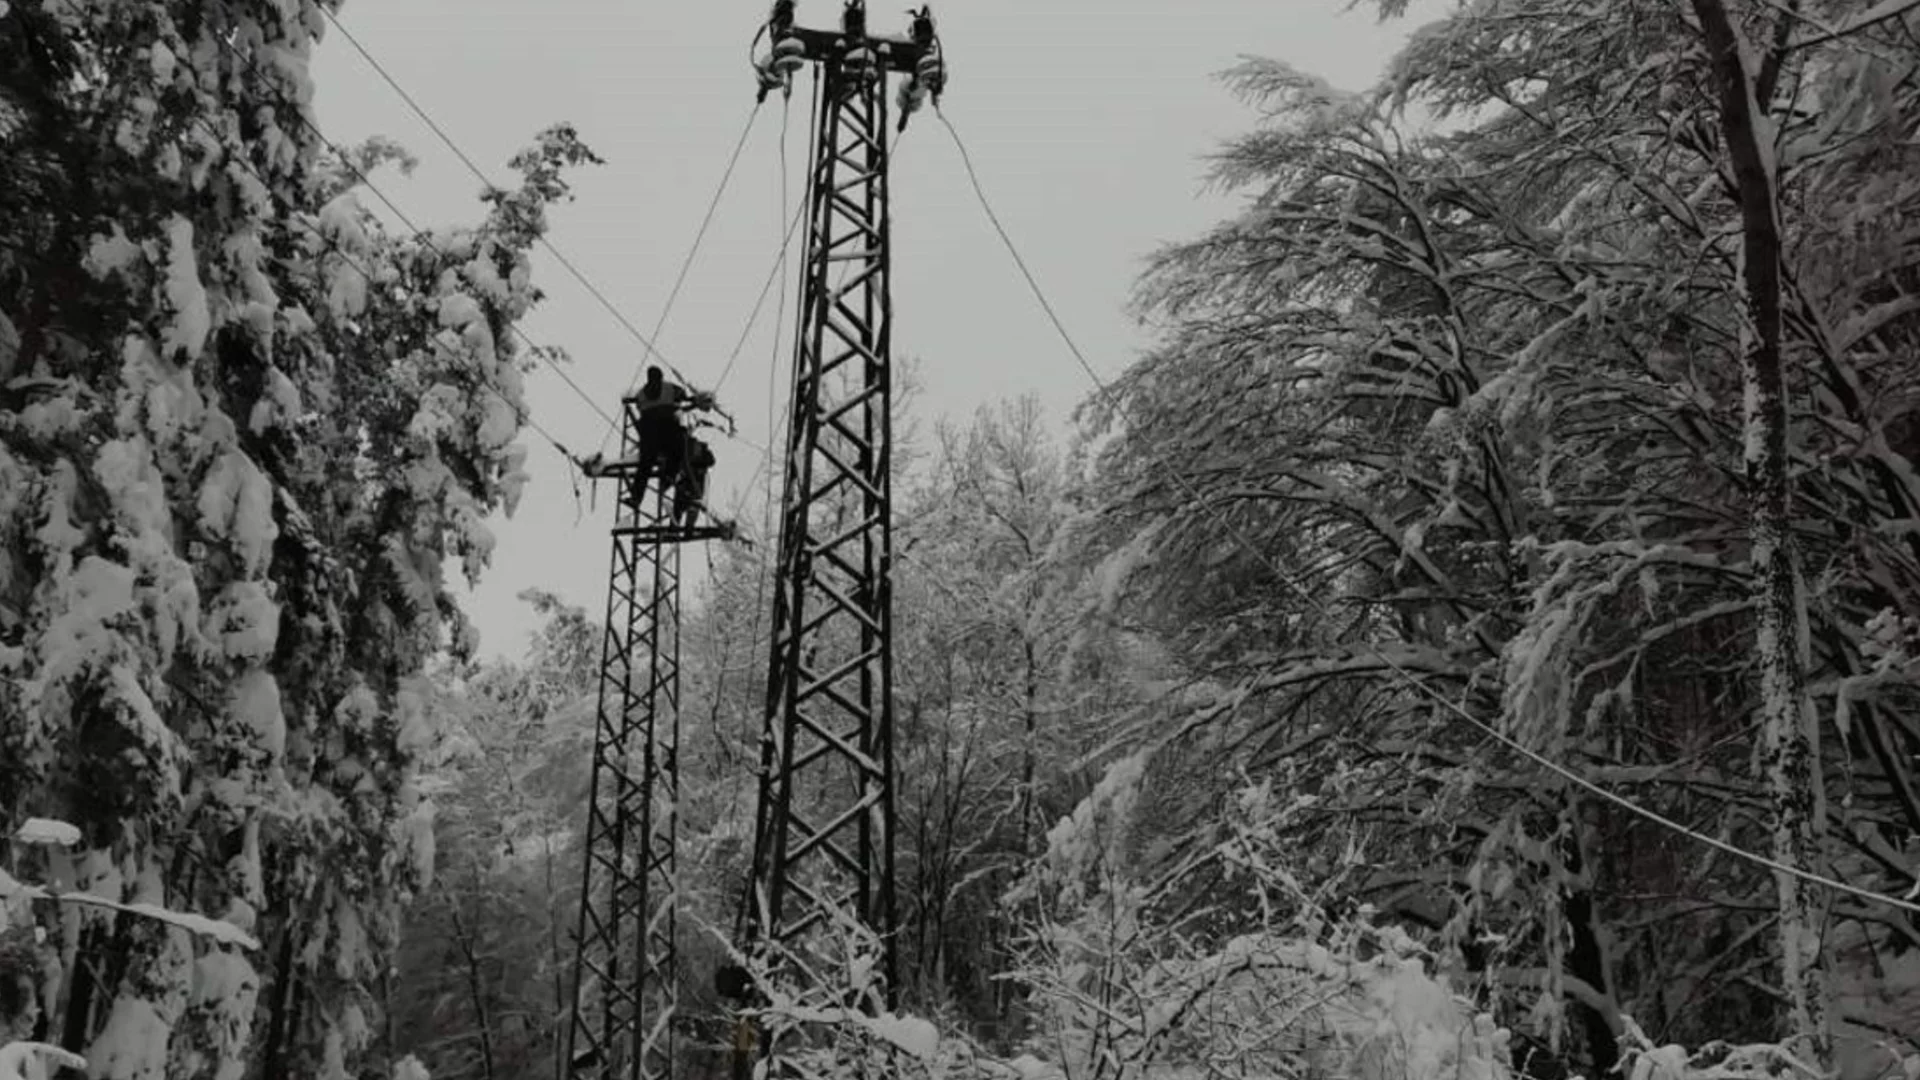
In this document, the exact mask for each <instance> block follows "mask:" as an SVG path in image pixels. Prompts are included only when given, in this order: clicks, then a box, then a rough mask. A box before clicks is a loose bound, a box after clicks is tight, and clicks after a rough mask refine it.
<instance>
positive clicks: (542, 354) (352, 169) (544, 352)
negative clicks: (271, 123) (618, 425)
mask: <svg viewBox="0 0 1920 1080" xmlns="http://www.w3.org/2000/svg"><path fill="white" fill-rule="evenodd" d="M215 40H217V41H219V42H220V44H221V46H222V47H224V48H225V49H226V50H227V51H228V52H230V53H232V54H233V55H234V56H235V57H236V58H237V59H238V60H239V61H240V62H241V63H243V64H245V65H247V68H248V69H249V70H250V71H252V72H253V73H254V74H255V75H256V76H262V81H263V82H264V81H265V79H264V74H263V73H262V72H261V70H260V68H259V66H258V65H257V64H255V63H254V62H253V58H252V57H250V56H248V55H247V54H245V53H243V52H241V51H240V50H239V48H238V47H237V46H235V45H234V44H233V42H232V41H230V40H228V39H227V38H226V37H224V36H218V35H216V37H215ZM274 96H276V97H280V95H279V94H277V93H276V94H275V95H274ZM280 101H281V104H282V105H283V106H285V111H287V112H290V113H292V114H293V116H294V118H295V119H297V120H299V121H300V124H301V126H302V127H305V128H306V129H307V130H308V131H309V132H312V134H313V137H314V138H316V139H318V140H320V142H321V144H322V145H324V146H326V148H327V149H328V150H331V151H333V154H334V156H335V157H336V158H338V159H339V161H340V164H341V166H342V167H343V168H345V169H346V170H347V171H348V172H349V173H352V174H353V177H354V179H355V180H357V181H359V182H360V183H361V184H362V185H364V186H365V187H366V189H367V190H368V191H371V192H372V193H373V194H374V197H375V198H377V199H379V200H380V201H381V203H383V204H384V205H385V206H386V208H387V209H388V210H389V211H391V212H392V213H393V216H394V217H396V218H399V219H400V223H401V224H402V225H405V226H406V227H407V229H409V230H410V231H411V232H412V233H413V236H414V239H416V240H418V241H420V243H422V244H424V245H426V246H427V247H428V248H429V249H430V250H432V251H433V252H434V254H436V255H439V256H440V257H441V258H443V259H446V260H447V261H449V262H452V261H453V257H452V256H451V255H448V254H447V253H446V251H445V249H443V248H441V247H440V245H438V244H436V243H434V242H433V239H432V237H429V236H428V235H427V233H426V230H424V229H422V228H421V227H420V226H419V225H416V224H415V223H414V221H413V219H412V218H410V217H408V216H407V213H406V211H404V210H402V209H400V207H399V205H398V204H397V203H395V202H394V201H393V200H392V199H391V198H388V197H387V193H386V192H384V191H382V190H380V186H379V185H378V184H375V183H374V182H373V180H372V178H370V177H368V176H367V174H366V172H365V171H363V170H362V169H361V168H360V167H359V166H358V165H355V164H354V163H353V159H352V158H351V157H349V156H348V155H347V152H346V151H345V150H342V149H341V148H340V145H339V144H338V143H336V142H334V141H333V140H332V139H329V138H327V134H326V132H324V131H321V130H320V127H319V125H318V124H316V123H314V122H313V121H312V120H311V119H309V118H308V117H307V115H306V113H305V112H304V111H303V110H301V109H300V108H299V107H297V106H295V105H293V104H292V103H291V102H288V101H287V100H286V99H285V98H284V97H281V98H280ZM247 164H248V167H249V168H250V169H251V167H252V163H251V162H248V163H247ZM263 181H264V178H263ZM507 329H508V330H510V331H512V332H513V335H514V336H515V337H517V338H519V339H520V341H521V342H522V343H523V344H525V345H526V346H527V348H528V350H529V351H530V352H531V353H532V355H533V356H534V357H535V358H536V359H538V360H540V361H541V362H542V363H545V364H546V365H547V367H549V368H550V369H552V371H553V372H554V374H556V375H558V376H560V378H561V381H563V382H565V383H566V384H567V385H568V386H569V387H572V388H573V392H574V393H575V394H578V395H579V396H580V399H581V400H582V401H584V402H586V403H587V406H588V408H591V409H592V410H593V411H594V412H596V413H599V414H600V416H601V417H602V418H603V419H608V420H611V419H612V418H611V417H610V416H609V415H608V413H607V411H606V410H605V409H604V408H601V406H600V403H599V402H597V401H595V400H594V399H593V396H592V395H591V394H588V393H587V392H586V390H585V389H584V388H582V387H581V386H580V384H579V383H578V382H576V381H574V378H573V376H571V375H569V374H567V372H566V369H564V368H562V367H561V366H560V365H559V364H558V363H556V362H555V361H554V359H553V357H552V354H551V350H548V349H545V348H542V347H541V346H539V345H537V344H535V342H534V341H533V339H532V338H529V337H528V336H527V334H526V331H524V330H522V329H520V327H519V325H518V324H516V323H511V322H509V323H508V324H507Z"/></svg>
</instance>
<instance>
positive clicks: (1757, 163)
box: [1693, 0, 1833, 1071]
mask: <svg viewBox="0 0 1920 1080" xmlns="http://www.w3.org/2000/svg"><path fill="white" fill-rule="evenodd" d="M1693 9H1694V12H1695V14H1696V15H1698V17H1699V19H1700V28H1701V31H1702V32H1703V34H1704V35H1705V37H1706V42H1707V51H1708V53H1709V55H1710V57H1711V60H1712V64H1713V73H1714V80H1715V82H1716V84H1717V85H1718V89H1719V93H1720V121H1721V134H1722V137H1723V138H1724V140H1725V143H1726V147H1727V154H1728V158H1729V160H1730V162H1731V164H1732V167H1733V179H1734V184H1735V187H1736V188H1737V192H1738V196H1739V200H1740V216H1741V224H1742V231H1743V256H1744V259H1743V261H1744V263H1745V267H1744V269H1745V275H1746V292H1747V305H1748V309H1749V314H1750V315H1751V317H1752V322H1753V325H1752V334H1753V337H1752V340H1751V341H1750V342H1749V343H1748V346H1747V348H1746V350H1745V351H1744V353H1743V354H1742V359H1741V375H1742V381H1743V382H1744V383H1745V389H1746V417H1745V427H1746V472H1747V486H1748V491H1749V499H1750V503H1751V514H1752V522H1751V529H1752V537H1753V564H1754V569H1755V572H1756V580H1755V589H1756V590H1757V594H1758V595H1757V596H1756V599H1757V600H1758V602H1759V627H1758V640H1757V642H1756V643H1755V651H1756V656H1757V659H1758V660H1759V664H1760V693H1761V703H1760V714H1761V720H1762V725H1763V731H1764V735H1763V741H1764V762H1763V766H1764V770H1765V774H1766V785H1767V790H1768V794H1769V795H1770V796H1771V801H1772V804H1773V842H1772V849H1773V858H1774V859H1775V861H1777V862H1779V863H1781V864H1784V865H1785V866H1788V867H1792V868H1796V869H1802V870H1813V871H1818V870H1819V869H1820V868H1821V863H1822V860H1821V858H1820V832H1821V831H1822V818H1823V817H1824V815H1825V805H1824V802H1825V800H1824V798H1823V797H1822V792H1821V788H1820V781H1821V777H1820V772H1819V752H1818V739H1819V728H1818V726H1817V723H1816V719H1815V716H1814V712H1813V706H1812V702H1811V700H1810V699H1809V698H1808V696H1807V689H1806V663H1807V659H1806V658H1807V655H1808V649H1809V646H1808V630H1807V611H1806V601H1805V596H1804V590H1803V586H1802V583H1801V580H1800V568H1799V564H1798V560H1797V558H1796V555H1795V552H1794V548H1793V534H1792V525H1793V521H1792V512H1793V511H1792V486H1791V479H1790V477H1789V475H1788V468H1789V458H1788V455H1787V437H1788V432H1787V427H1788V410H1787V388H1786V379H1785V376H1784V374H1783V372H1782V356H1781V352H1782V349H1781V268H1780V262H1781V257H1782V251H1781V247H1782V243H1781V229H1780V217H1779V193H1778V190H1777V182H1778V178H1777V177H1776V175H1775V169H1774V154H1773V145H1774V143H1773V124H1772V122H1771V120H1770V119H1769V118H1768V116H1767V114H1766V113H1765V112H1763V111H1762V110H1763V104H1762V102H1760V101H1759V100H1758V99H1757V97H1756V90H1757V88H1756V86H1755V82H1754V79H1755V77H1756V75H1757V74H1758V72H1755V71H1753V70H1752V69H1751V68H1750V64H1751V59H1750V56H1749V52H1748V47H1747V43H1746V42H1745V41H1744V40H1743V39H1742V37H1741V32H1740V30H1739V29H1738V28H1737V27H1736V26H1735V25H1734V21H1733V18H1732V16H1731V15H1730V14H1729V13H1728V11H1727V8H1726V5H1725V2H1724V0H1693ZM1774 878H1775V883H1776V885H1777V888H1778V889H1779V894H1780V929H1779V934H1780V957H1781V968H1782V972H1781V974H1782V978H1781V985H1782V989H1783V990H1784V991H1785V993H1786V999H1787V1007H1788V1020H1789V1023H1790V1024H1791V1026H1792V1029H1793V1032H1792V1034H1793V1036H1794V1037H1795V1038H1798V1039H1804V1040H1805V1041H1806V1043H1807V1045H1806V1047H1805V1051H1806V1052H1807V1054H1808V1056H1809V1057H1810V1058H1811V1059H1812V1063H1813V1064H1814V1065H1815V1067H1816V1068H1818V1069H1821V1070H1822V1071H1824V1070H1825V1069H1826V1065H1827V1062H1828V1061H1829V1060H1831V1058H1832V1051H1833V1034H1832V1030H1831V1028H1830V1025H1829V1018H1828V1004H1829V1001H1830V997H1829V994H1830V991H1829V988H1828V984H1827V973H1826V970H1825V968H1824V966H1823V964H1822V961H1821V943H1820V912H1819V908H1818V904H1817V897H1816V896H1814V895H1813V894H1812V893H1811V892H1810V891H1809V890H1808V889H1807V888H1806V886H1805V885H1804V884H1803V883H1802V882H1801V881H1800V879H1798V878H1797V877H1795V876H1794V875H1792V874H1790V873H1786V872H1784V871H1777V872H1776V873H1775V875H1774Z"/></svg>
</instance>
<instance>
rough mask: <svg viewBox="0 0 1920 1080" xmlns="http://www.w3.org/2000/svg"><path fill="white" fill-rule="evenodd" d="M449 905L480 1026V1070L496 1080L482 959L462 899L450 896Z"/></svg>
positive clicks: (475, 1015)
mask: <svg viewBox="0 0 1920 1080" xmlns="http://www.w3.org/2000/svg"><path fill="white" fill-rule="evenodd" d="M448 899H449V900H450V901H452V902H451V904H450V905H449V907H450V910H451V911H452V913H453V933H454V937H455V940H457V941H458V942H459V943H460V952H461V955H463V956H464V957H466V961H467V992H468V993H469V994H471V995H472V996H473V1012H474V1017H475V1019H476V1020H477V1021H478V1023H479V1025H480V1031H479V1035H480V1068H481V1075H482V1076H484V1077H486V1080H494V1071H493V1018H492V1017H491V1016H489V1015H488V1013H487V989H486V984H485V983H484V982H483V981H482V978H481V971H480V957H479V954H478V953H477V952H476V951H475V950H474V947H473V937H472V935H470V934H468V933H467V928H466V923H465V921H464V920H463V919H461V918H460V899H459V897H457V896H452V895H449V896H448Z"/></svg>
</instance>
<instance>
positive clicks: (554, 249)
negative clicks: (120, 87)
mask: <svg viewBox="0 0 1920 1080" xmlns="http://www.w3.org/2000/svg"><path fill="white" fill-rule="evenodd" d="M320 10H321V11H322V12H324V13H325V15H326V17H327V21H328V22H330V23H331V24H332V25H333V27H334V28H335V29H336V30H339V31H340V34H341V36H342V37H344V38H346V39H347V43H348V44H350V45H352V46H353V48H354V51H355V52H358V53H359V54H360V55H361V57H362V58H364V59H365V60H366V61H367V63H368V64H370V65H372V66H373V69H374V71H375V72H376V73H378V74H379V76H380V78H381V79H382V80H383V81H385V82H386V84H387V85H388V86H390V87H392V88H393V90H394V92H395V93H397V94H399V95H400V98H401V100H403V101H405V102H406V103H407V106H408V107H409V108H411V109H412V110H413V112H414V115H416V116H418V117H419V118H420V120H421V121H422V122H423V123H425V124H426V125H427V127H428V128H429V129H430V130H431V131H432V132H433V133H434V134H435V135H437V136H439V138H440V141H441V142H443V143H445V144H446V145H447V148H448V149H450V150H452V151H453V153H454V156H455V157H458V158H459V159H460V161H461V162H462V163H463V164H465V165H466V167H467V169H468V170H469V171H470V172H472V173H473V175H474V176H475V177H477V178H478V179H479V181H480V182H481V183H482V184H485V185H487V187H488V188H489V189H495V185H494V183H493V181H492V180H490V179H488V178H487V174H486V172H485V171H484V170H482V169H481V168H480V166H478V165H476V164H475V163H474V161H473V158H471V157H470V156H468V155H467V153H466V152H465V151H464V150H462V149H460V145H459V144H458V143H456V142H454V140H453V137H452V136H450V135H448V134H447V132H446V130H445V129H444V128H442V127H441V126H440V125H439V124H438V123H435V122H434V119H433V117H432V116H430V115H428V114H427V111H426V109H424V108H422V107H421V105H420V103H419V102H417V101H415V100H414V98H413V95H412V94H409V93H407V90H406V88H405V87H403V86H401V85H400V81H399V80H398V79H395V78H394V77H393V76H392V75H391V74H390V73H388V71H387V69H386V67H385V66H384V65H382V64H381V63H380V61H379V59H377V58H376V57H375V56H374V55H373V53H372V52H371V51H369V50H368V49H367V47H366V46H365V45H362V44H361V43H360V39H358V38H356V37H354V35H353V32H352V31H351V30H348V29H347V28H346V26H345V25H344V24H343V23H342V22H341V21H340V18H339V16H337V15H335V14H334V13H333V11H332V10H331V9H329V8H327V7H325V6H324V5H323V6H322V7H321V9H320ZM758 111H759V106H758V105H757V104H756V105H755V107H754V113H758ZM752 125H753V115H752V114H749V116H748V117H747V127H748V129H749V130H751V129H752ZM745 141H746V133H745V132H742V133H741V142H742V144H743V145H744V143H745ZM734 154H735V158H736V159H737V158H738V156H739V150H738V149H737V148H736V150H735V151H734ZM731 171H732V167H731V166H729V167H728V172H729V174H731ZM721 183H722V187H723V188H724V186H725V181H724V180H723V181H722V182H721ZM716 200H717V196H716ZM702 231H703V232H704V228H703V230H702ZM535 239H536V242H537V243H539V245H540V246H541V247H542V248H544V249H545V250H546V252H547V253H548V254H549V255H552V256H553V257H554V259H555V260H556V261H557V262H559V264H560V265H561V267H562V268H563V269H565V270H566V272H567V273H568V275H569V276H571V277H572V278H573V279H574V280H575V281H577V282H579V283H580V285H581V287H582V288H584V289H586V290H587V292H588V293H589V294H590V295H591V296H592V297H593V298H594V299H595V300H596V301H598V302H599V304H600V306H601V307H603V308H605V309H606V310H607V313H608V314H610V315H612V316H613V318H614V320H615V321H616V322H618V323H619V324H620V325H621V326H622V327H623V328H625V329H626V331H627V333H628V334H630V335H632V337H633V339H634V340H635V341H637V342H639V343H640V346H641V347H642V348H644V349H646V351H647V352H648V353H649V354H650V355H652V356H653V358H654V359H656V360H658V361H660V362H661V363H662V364H665V365H666V366H667V369H668V370H670V371H672V372H673V374H674V376H675V377H676V378H678V379H680V380H681V381H682V382H686V381H688V380H687V377H686V376H685V375H683V374H681V372H680V369H679V368H676V367H674V366H673V362H672V361H670V360H668V359H667V357H666V355H665V354H663V353H662V352H661V351H660V350H659V349H658V348H657V347H655V345H654V342H653V339H652V338H650V337H648V336H647V335H645V334H642V333H641V332H640V328H639V327H637V326H635V325H634V324H633V322H632V320H630V319H628V318H627V316H626V314H625V313H624V312H622V311H621V310H620V309H619V307H618V306H616V305H615V304H614V302H613V301H612V300H609V299H608V298H607V295H606V293H605V292H603V291H601V289H600V287H599V286H598V285H596V284H594V283H593V281H592V280H591V279H589V278H588V277H587V275H586V273H585V272H584V271H582V270H581V269H580V268H579V267H578V266H575V265H574V263H573V260H572V259H569V258H568V257H567V256H566V253H565V252H562V251H561V250H560V249H559V247H558V246H556V245H555V244H554V243H553V242H552V241H551V240H549V239H547V238H546V237H545V236H540V237H536V238H535ZM697 243H698V242H697V241H696V246H697ZM689 262H691V255H689ZM683 273H684V270H683ZM676 291H677V287H676ZM669 306H670V305H669ZM664 319H665V313H664V312H663V313H662V320H663V321H664ZM601 415H602V416H603V417H604V416H606V413H605V411H604V410H601ZM608 423H609V424H610V425H617V424H618V421H617V420H613V419H612V418H608ZM605 444H606V438H605V436H602V437H601V445H602V446H603V447H604V446H605Z"/></svg>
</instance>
